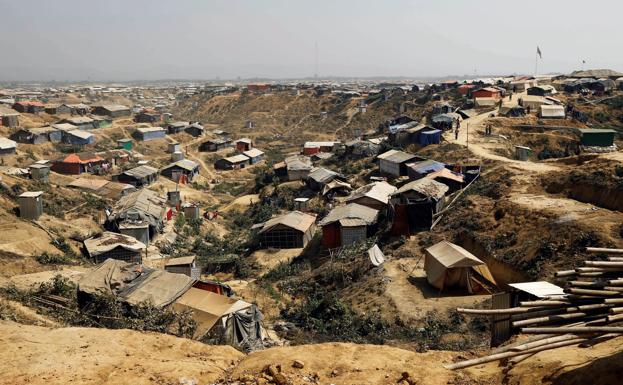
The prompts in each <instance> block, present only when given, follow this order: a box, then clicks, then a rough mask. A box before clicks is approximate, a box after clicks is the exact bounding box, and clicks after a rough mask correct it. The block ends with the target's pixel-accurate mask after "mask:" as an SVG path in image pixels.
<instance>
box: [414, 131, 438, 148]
mask: <svg viewBox="0 0 623 385" xmlns="http://www.w3.org/2000/svg"><path fill="white" fill-rule="evenodd" d="M418 142H419V143H420V144H421V145H422V146H428V145H429V144H439V143H440V142H441V130H432V131H422V132H420V134H419V136H418Z"/></svg>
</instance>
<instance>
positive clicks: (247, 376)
mask: <svg viewBox="0 0 623 385" xmlns="http://www.w3.org/2000/svg"><path fill="white" fill-rule="evenodd" d="M103 341H105V343H103ZM622 342H623V341H622V339H621V338H619V339H615V340H609V341H606V342H603V343H601V344H598V345H595V346H594V347H592V348H584V349H582V348H578V347H565V348H560V349H556V350H553V351H547V352H542V353H539V354H536V355H534V356H533V357H531V358H529V359H527V360H525V361H523V362H521V363H519V364H517V365H516V366H515V367H513V368H507V367H504V366H500V363H498V362H492V363H489V364H485V365H480V366H477V367H473V368H469V369H465V370H462V371H455V372H453V371H449V370H446V369H445V368H443V364H445V363H450V362H455V361H457V360H462V359H465V358H473V357H475V355H474V354H473V353H469V352H466V353H457V352H447V351H428V352H426V353H416V352H411V351H407V350H403V349H399V348H393V347H389V346H376V345H357V344H344V343H325V344H316V345H301V346H292V347H275V348H271V349H267V350H264V351H259V352H255V353H251V354H249V355H246V356H245V355H244V354H243V353H240V352H238V351H236V350H235V349H233V348H231V347H228V346H210V345H204V344H201V343H199V342H195V341H190V340H186V339H181V338H176V337H173V336H169V335H163V334H157V333H142V332H135V331H130V330H107V329H95V328H56V329H50V328H47V327H40V326H30V325H21V324H17V323H14V322H9V321H0V344H1V346H2V347H3V348H2V349H0V373H2V376H1V377H0V378H1V379H0V383H4V384H35V385H36V384H67V383H77V384H109V385H112V384H128V383H132V384H180V383H183V382H182V381H184V380H190V381H196V382H194V383H197V384H211V383H215V382H218V383H223V384H224V383H227V384H232V383H238V384H240V385H242V384H249V385H250V384H268V383H269V382H268V381H267V380H266V379H264V378H263V377H264V376H265V375H264V374H263V373H264V370H265V368H266V367H267V366H268V365H274V366H279V367H280V368H281V373H282V374H283V375H284V376H285V378H286V379H287V380H288V381H289V383H290V384H292V385H299V384H313V383H316V384H336V385H338V384H353V385H354V384H359V385H366V384H370V385H372V384H396V383H398V380H400V379H401V378H402V376H403V375H402V373H405V372H406V373H408V378H409V379H410V380H411V381H412V383H417V384H426V385H437V384H439V385H442V384H443V385H446V384H509V385H519V384H550V385H580V384H582V385H583V384H594V385H614V384H617V383H619V379H620V376H621V374H623V364H621V362H622V361H621V355H623V352H621V343H622ZM59 356H62V357H63V359H62V360H59V359H57V357H59ZM295 360H298V361H300V362H301V363H302V364H303V367H302V368H295V367H294V366H293V363H294V361H295Z"/></svg>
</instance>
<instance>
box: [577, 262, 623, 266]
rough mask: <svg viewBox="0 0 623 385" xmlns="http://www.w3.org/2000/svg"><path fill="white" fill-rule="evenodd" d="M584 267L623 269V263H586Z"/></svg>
mask: <svg viewBox="0 0 623 385" xmlns="http://www.w3.org/2000/svg"><path fill="white" fill-rule="evenodd" d="M584 265H585V266H591V267H602V268H623V262H619V261H585V262H584Z"/></svg>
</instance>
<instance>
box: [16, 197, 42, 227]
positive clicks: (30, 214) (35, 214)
mask: <svg viewBox="0 0 623 385" xmlns="http://www.w3.org/2000/svg"><path fill="white" fill-rule="evenodd" d="M42 195H43V191H28V192H25V193H22V194H21V195H20V196H19V197H18V200H19V216H20V217H21V218H24V219H31V220H34V221H36V220H37V219H39V217H40V216H41V214H43V198H42V197H41V196H42Z"/></svg>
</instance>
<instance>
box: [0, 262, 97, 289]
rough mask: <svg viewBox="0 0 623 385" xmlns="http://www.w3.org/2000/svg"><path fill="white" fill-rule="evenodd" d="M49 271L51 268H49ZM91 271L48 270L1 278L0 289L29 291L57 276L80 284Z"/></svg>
mask: <svg viewBox="0 0 623 385" xmlns="http://www.w3.org/2000/svg"><path fill="white" fill-rule="evenodd" d="M47 268H48V269H49V267H47ZM90 270H91V269H90V268H87V267H82V266H72V267H62V268H59V269H57V270H46V271H40V272H36V273H29V274H20V275H14V276H12V277H10V278H2V277H0V287H5V286H6V285H8V284H13V285H15V286H16V287H17V288H18V289H20V290H28V289H31V288H33V287H35V286H36V285H39V284H41V283H44V282H49V281H50V280H51V279H52V278H54V277H55V276H57V275H60V276H62V277H65V278H68V279H69V280H71V281H72V282H78V281H79V280H80V279H81V278H82V277H83V276H84V274H85V273H87V272H89V271H90Z"/></svg>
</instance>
